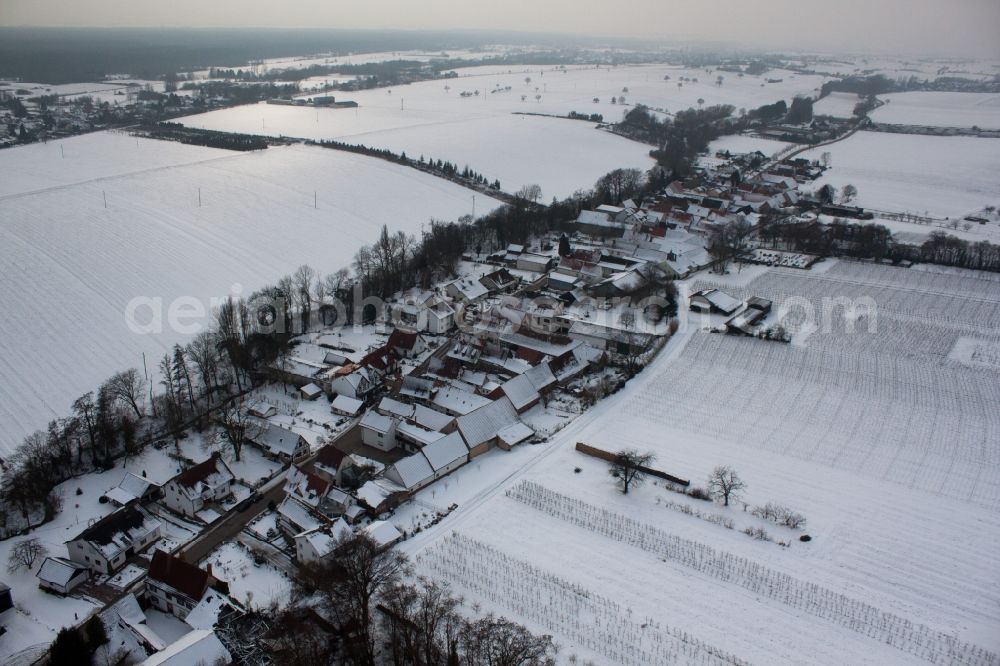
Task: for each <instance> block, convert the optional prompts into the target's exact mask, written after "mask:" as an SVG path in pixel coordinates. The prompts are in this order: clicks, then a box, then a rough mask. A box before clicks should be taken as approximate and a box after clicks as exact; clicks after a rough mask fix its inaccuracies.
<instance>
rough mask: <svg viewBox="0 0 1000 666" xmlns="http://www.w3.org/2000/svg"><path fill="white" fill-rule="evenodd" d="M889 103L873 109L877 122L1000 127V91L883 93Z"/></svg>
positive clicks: (883, 99) (874, 119) (873, 116)
mask: <svg viewBox="0 0 1000 666" xmlns="http://www.w3.org/2000/svg"><path fill="white" fill-rule="evenodd" d="M880 99H881V100H882V101H884V102H886V104H884V105H883V106H881V107H879V108H878V109H876V110H875V111H873V112H872V114H871V118H872V120H873V121H874V122H877V123H888V124H890V125H931V126H934V127H963V128H970V127H980V128H982V129H1000V94H997V93H964V92H927V91H920V92H905V93H894V94H891V95H883V96H882V97H880Z"/></svg>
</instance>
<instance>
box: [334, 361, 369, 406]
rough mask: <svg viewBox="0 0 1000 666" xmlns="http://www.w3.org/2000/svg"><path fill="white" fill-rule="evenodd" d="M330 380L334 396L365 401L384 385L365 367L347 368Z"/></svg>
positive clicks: (350, 366)
mask: <svg viewBox="0 0 1000 666" xmlns="http://www.w3.org/2000/svg"><path fill="white" fill-rule="evenodd" d="M345 369H346V372H344V371H341V372H336V373H335V374H334V376H333V377H332V378H331V379H330V383H329V391H330V393H331V394H332V395H335V396H340V395H344V396H347V397H348V398H353V399H355V400H365V399H366V398H367V397H368V396H369V395H370V394H371V393H372V392H373V391H375V390H377V389H378V388H379V387H380V386H381V385H382V379H381V377H379V376H378V375H377V374H376V373H375V372H374V371H372V370H370V369H369V368H365V367H358V366H353V365H349V366H345V367H344V368H343V369H339V370H345Z"/></svg>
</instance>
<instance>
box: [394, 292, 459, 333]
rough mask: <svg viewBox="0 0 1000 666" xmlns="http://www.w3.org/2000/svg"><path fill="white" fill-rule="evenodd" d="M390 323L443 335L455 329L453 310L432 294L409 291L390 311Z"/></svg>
mask: <svg viewBox="0 0 1000 666" xmlns="http://www.w3.org/2000/svg"><path fill="white" fill-rule="evenodd" d="M390 316H391V319H390V321H391V323H392V324H394V325H397V326H398V325H402V326H403V327H405V328H407V329H409V330H412V331H421V332H427V333H431V334H432V335H444V334H445V333H447V332H448V331H450V330H451V329H452V328H454V327H455V309H454V308H452V307H451V305H449V304H448V303H447V302H445V301H444V300H443V299H442V298H441V297H440V296H438V295H437V294H435V293H433V292H429V291H421V290H417V289H414V290H411V291H409V292H406V293H405V294H404V296H403V298H402V302H401V303H394V304H393V305H392V307H391V309H390Z"/></svg>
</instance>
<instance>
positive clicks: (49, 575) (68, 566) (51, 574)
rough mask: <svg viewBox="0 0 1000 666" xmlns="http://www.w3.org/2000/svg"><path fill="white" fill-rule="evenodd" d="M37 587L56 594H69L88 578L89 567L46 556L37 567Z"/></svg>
mask: <svg viewBox="0 0 1000 666" xmlns="http://www.w3.org/2000/svg"><path fill="white" fill-rule="evenodd" d="M35 577H36V578H38V587H40V588H41V589H43V590H47V591H49V592H55V593H56V594H69V593H70V592H72V591H73V588H75V587H76V586H77V585H79V584H80V583H82V582H84V581H85V580H87V579H88V578H90V569H88V568H87V567H85V566H84V565H82V564H77V563H76V562H71V561H69V560H66V559H63V558H61V557H46V558H45V561H44V562H42V566H41V567H39V569H38V573H37V574H35Z"/></svg>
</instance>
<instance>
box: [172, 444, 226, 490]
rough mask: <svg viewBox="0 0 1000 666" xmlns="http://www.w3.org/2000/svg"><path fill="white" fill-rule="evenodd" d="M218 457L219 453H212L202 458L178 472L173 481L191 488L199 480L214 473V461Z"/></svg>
mask: <svg viewBox="0 0 1000 666" xmlns="http://www.w3.org/2000/svg"><path fill="white" fill-rule="evenodd" d="M218 459H219V454H218V453H213V454H212V455H211V457H209V458H208V460H204V461H202V462H200V463H198V464H197V465H194V466H193V467H189V468H187V469H186V470H184V471H183V472H181V473H180V474H178V475H177V477H176V478H175V481H177V483H178V484H180V485H182V486H184V487H186V488H193V487H194V486H196V485H197V484H198V483H199V482H201V481H204V480H205V479H207V478H208V477H210V476H212V474H215V471H216V468H217V465H216V461H217V460H218Z"/></svg>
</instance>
